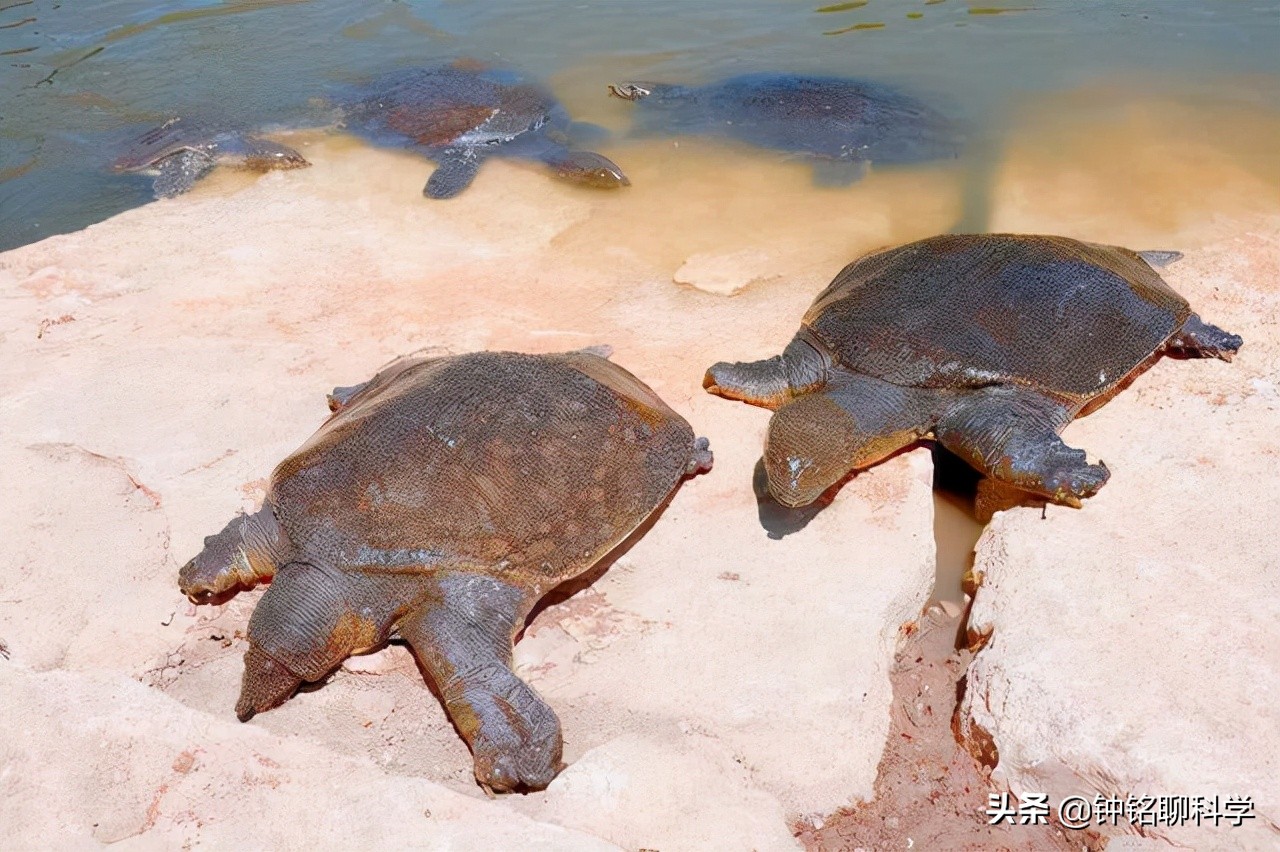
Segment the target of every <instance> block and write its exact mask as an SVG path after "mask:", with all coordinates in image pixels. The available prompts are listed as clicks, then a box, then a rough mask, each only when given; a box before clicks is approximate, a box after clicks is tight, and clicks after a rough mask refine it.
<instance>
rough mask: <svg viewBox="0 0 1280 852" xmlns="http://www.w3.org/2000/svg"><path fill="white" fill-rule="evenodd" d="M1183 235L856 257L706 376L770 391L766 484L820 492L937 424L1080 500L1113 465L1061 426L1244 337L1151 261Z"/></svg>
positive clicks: (735, 391) (727, 392)
mask: <svg viewBox="0 0 1280 852" xmlns="http://www.w3.org/2000/svg"><path fill="white" fill-rule="evenodd" d="M1177 257H1179V255H1178V254H1177V253H1176V252H1133V251H1130V250H1129V249H1125V248H1119V247H1116V246H1105V245H1096V244H1093V243H1084V242H1078V241H1076V240H1071V239H1066V238H1064V237H1044V236H1023V235H1008V234H983V235H972V236H969V235H965V236H941V237H933V238H931V239H927V240H921V241H919V242H915V243H910V244H908V245H905V246H900V247H898V248H893V249H888V250H885V251H880V252H877V253H874V254H870V255H868V256H866V257H863V258H862V259H860V260H857V261H854V262H853V263H851V264H849V265H848V266H847V267H845V269H844V270H843V271H842V272H841V273H840V274H839V275H837V276H836V278H835V280H834V281H832V282H831V284H830V285H829V286H828V287H827V289H826V290H824V291H823V292H822V294H821V295H819V296H818V298H817V300H816V301H815V302H814V303H813V305H812V306H811V307H810V308H809V311H808V313H806V314H805V316H804V320H803V321H802V324H801V326H800V331H799V332H798V333H797V334H796V336H795V339H794V340H792V341H791V343H790V344H789V345H788V346H787V348H786V350H785V351H784V352H783V354H782V355H780V356H776V357H774V358H770V359H768V360H766V361H757V362H754V363H742V364H728V363H719V364H716V365H714V366H713V367H711V369H710V370H708V371H707V374H706V378H705V379H704V380H703V386H704V387H706V388H707V389H708V390H709V391H710V392H711V393H715V394H719V395H720V396H723V397H728V398H730V399H740V400H744V401H746V402H749V403H752V404H754V405H760V406H764V407H766V408H770V409H774V410H775V412H776V413H775V414H774V415H773V419H772V420H771V421H770V423H769V432H768V438H767V446H766V449H765V454H764V463H765V469H766V471H767V475H768V487H769V492H770V494H771V495H772V496H773V497H774V498H775V499H776V500H777V501H778V502H780V503H783V504H785V505H787V506H793V507H794V506H804V505H807V504H809V503H812V502H813V501H814V500H815V499H817V498H818V497H819V496H820V495H822V494H823V492H824V491H826V490H827V489H828V488H830V487H831V486H832V485H834V484H835V483H837V482H839V481H840V480H842V479H843V478H844V477H845V476H846V475H847V474H848V473H849V472H850V471H852V470H856V469H859V468H863V467H867V466H869V465H872V464H875V463H876V462H878V461H880V460H882V459H884V458H886V457H888V456H889V455H891V454H893V453H895V452H896V451H898V450H900V449H902V448H903V447H906V446H909V445H911V444H913V443H915V442H916V441H918V440H920V439H922V438H926V437H933V438H935V439H936V440H937V441H938V442H939V443H940V444H942V445H943V446H944V447H946V448H947V449H948V450H950V451H951V452H953V453H955V454H956V455H957V456H959V457H960V458H962V459H964V460H965V461H966V462H968V463H969V464H970V465H972V466H973V467H974V468H976V469H977V470H978V471H979V472H981V473H984V474H986V475H987V476H988V477H991V478H993V479H994V480H997V481H1000V482H1003V483H1006V484H1008V485H1010V486H1013V487H1015V488H1017V489H1020V490H1021V491H1023V492H1032V493H1034V494H1037V495H1040V496H1041V497H1043V498H1047V499H1048V500H1052V501H1054V502H1056V503H1062V504H1066V505H1069V506H1075V507H1079V506H1080V501H1081V500H1082V499H1084V498H1086V497H1089V496H1091V495H1093V494H1094V493H1095V492H1096V491H1097V490H1098V489H1099V488H1101V487H1102V485H1103V484H1104V483H1106V481H1107V477H1108V475H1109V474H1108V471H1107V468H1106V466H1105V465H1104V464H1101V463H1099V464H1089V463H1088V462H1087V461H1086V459H1085V454H1084V451H1082V450H1077V449H1073V448H1071V447H1068V446H1067V445H1066V444H1064V443H1063V442H1062V439H1061V438H1059V437H1058V435H1059V433H1060V432H1061V431H1062V429H1063V428H1064V427H1065V426H1066V425H1067V424H1068V423H1070V422H1071V421H1072V419H1074V418H1075V417H1076V416H1077V415H1078V414H1079V413H1081V411H1082V410H1084V409H1085V408H1086V407H1087V406H1091V407H1096V406H1097V405H1100V404H1101V403H1102V402H1105V401H1106V400H1107V399H1108V398H1110V396H1111V395H1112V394H1114V393H1115V392H1116V391H1117V390H1118V389H1119V388H1120V387H1122V386H1123V383H1124V382H1125V380H1126V379H1128V378H1129V377H1130V376H1133V375H1135V374H1136V373H1138V372H1140V371H1141V370H1142V369H1143V368H1144V367H1145V366H1146V365H1147V364H1148V363H1150V362H1151V361H1152V360H1154V359H1155V358H1156V357H1158V356H1159V355H1160V354H1161V353H1173V354H1178V355H1182V356H1185V357H1195V358H1205V357H1216V358H1221V359H1222V360H1224V361H1230V360H1231V357H1232V355H1234V354H1235V352H1236V350H1237V349H1239V348H1240V346H1241V340H1240V338H1239V337H1237V336H1236V335H1234V334H1228V333H1227V332H1225V331H1223V330H1222V329H1220V328H1217V327H1216V326H1212V325H1209V324H1207V323H1205V322H1202V321H1201V320H1200V317H1198V316H1197V315H1196V314H1194V313H1192V312H1191V307H1190V306H1189V305H1188V304H1187V301H1186V300H1185V299H1183V298H1182V297H1181V296H1179V295H1178V294H1177V293H1175V292H1174V291H1173V290H1172V289H1171V288H1170V287H1169V285H1168V284H1166V283H1165V282H1164V280H1163V279H1162V278H1161V277H1160V276H1159V275H1158V274H1157V273H1156V272H1155V269H1154V268H1153V266H1154V265H1163V264H1164V263H1167V262H1169V261H1171V260H1174V259H1176V258H1177Z"/></svg>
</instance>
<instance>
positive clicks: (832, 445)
mask: <svg viewBox="0 0 1280 852" xmlns="http://www.w3.org/2000/svg"><path fill="white" fill-rule="evenodd" d="M941 399H942V397H941V395H940V392H937V391H930V390H921V389H916V388H903V387H899V386H897V385H893V384H890V383H888V382H883V381H880V380H879V379H873V378H870V377H868V376H852V375H845V376H841V377H840V378H838V379H836V380H833V381H832V382H831V384H829V385H828V386H827V388H826V390H824V391H822V392H820V393H811V394H806V395H804V396H802V397H800V398H799V399H796V400H793V401H791V402H789V403H787V404H786V405H784V406H782V407H781V408H779V409H778V411H777V413H775V414H774V415H773V419H772V420H770V421H769V433H768V437H767V439H766V444H765V451H764V466H765V473H766V475H767V477H768V481H769V494H770V495H771V496H772V497H773V499H775V500H777V501H778V502H779V503H781V504H782V505H784V506H789V507H791V508H793V509H794V508H798V507H800V506H807V505H809V504H810V503H812V502H813V501H815V500H817V499H818V498H819V497H821V496H822V494H823V492H825V491H826V490H827V489H828V488H830V487H831V486H833V485H835V484H836V483H837V482H839V481H840V480H842V479H844V478H845V476H847V475H848V474H849V472H850V471H852V470H856V469H860V468H864V467H869V466H870V465H873V464H875V463H876V462H879V461H882V460H884V459H886V458H888V457H889V456H891V455H893V454H894V453H896V452H897V451H898V450H901V449H902V448H904V447H908V446H910V445H911V444H913V443H915V442H916V441H918V440H920V438H922V437H923V436H924V435H925V434H926V433H927V432H928V431H929V429H930V428H931V426H932V424H933V421H934V419H935V416H936V410H937V409H938V407H939V405H940V401H941Z"/></svg>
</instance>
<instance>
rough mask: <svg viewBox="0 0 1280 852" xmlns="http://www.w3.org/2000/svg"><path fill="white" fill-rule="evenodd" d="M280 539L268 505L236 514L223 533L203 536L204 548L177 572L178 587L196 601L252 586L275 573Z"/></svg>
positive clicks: (279, 533) (215, 597)
mask: <svg viewBox="0 0 1280 852" xmlns="http://www.w3.org/2000/svg"><path fill="white" fill-rule="evenodd" d="M282 538H283V536H282V531H281V529H280V525H279V524H278V523H277V521H276V519H275V515H274V514H273V513H272V512H271V510H270V509H269V508H267V507H264V508H263V509H261V510H259V511H258V512H257V513H255V514H253V515H239V516H237V517H236V518H234V519H233V520H232V521H231V523H229V524H227V525H226V526H225V527H224V528H223V529H222V532H220V533H218V534H217V535H211V536H208V537H207V538H205V540H204V548H203V549H202V550H201V551H200V552H199V553H198V554H196V557H195V558H194V559H192V560H191V561H190V562H188V563H187V564H186V565H183V566H182V569H181V570H180V571H179V572H178V588H179V589H181V590H182V593H183V594H184V595H186V596H187V598H189V599H190V600H191V602H192V603H197V604H201V603H209V602H210V601H213V600H215V599H217V598H218V597H219V596H221V595H223V594H225V593H227V592H230V591H233V590H236V589H251V588H253V587H254V586H256V585H258V583H260V582H262V581H263V580H266V579H270V578H271V577H272V576H274V575H275V572H276V552H277V551H278V550H279V546H280V541H281V539H282Z"/></svg>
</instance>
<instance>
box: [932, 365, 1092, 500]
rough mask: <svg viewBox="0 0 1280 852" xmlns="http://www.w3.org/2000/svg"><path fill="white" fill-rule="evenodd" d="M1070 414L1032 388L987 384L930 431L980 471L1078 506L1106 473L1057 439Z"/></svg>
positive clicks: (1082, 454)
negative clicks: (1030, 389) (990, 385)
mask: <svg viewBox="0 0 1280 852" xmlns="http://www.w3.org/2000/svg"><path fill="white" fill-rule="evenodd" d="M1074 414H1075V412H1074V411H1073V410H1071V409H1068V408H1067V407H1066V406H1064V405H1062V404H1061V403H1058V402H1055V401H1054V400H1052V399H1050V398H1048V397H1046V396H1042V395H1041V394H1038V393H1036V392H1034V391H1029V390H1025V389H1022V388H1011V387H991V388H985V389H983V390H978V391H973V392H971V393H968V394H966V395H965V397H964V398H963V399H962V400H961V401H960V402H958V403H957V404H955V405H954V406H953V407H952V408H951V409H950V410H949V411H948V412H947V413H946V414H945V415H944V416H943V417H942V418H941V419H940V420H939V422H938V425H937V427H936V428H935V432H934V433H935V435H936V437H937V439H938V442H939V443H941V444H942V445H943V446H944V447H946V448H947V449H948V450H950V451H951V452H953V453H955V454H956V455H958V456H959V457H960V458H962V459H964V460H965V461H966V462H968V463H969V464H970V465H971V466H973V467H974V468H975V469H976V470H978V471H979V472H980V473H984V474H986V475H987V476H990V477H992V478H994V479H998V480H1000V481H1002V482H1004V483H1007V484H1009V485H1013V486H1015V487H1017V488H1019V489H1021V490H1023V491H1029V492H1031V493H1033V494H1038V495H1041V496H1043V497H1047V498H1048V499H1050V500H1052V501H1053V502H1055V503H1062V504H1064V505H1067V506H1073V507H1075V508H1079V507H1080V505H1081V501H1082V500H1084V499H1085V498H1087V497H1092V496H1093V495H1094V494H1096V493H1097V491H1098V489H1099V488H1101V487H1102V486H1103V485H1105V484H1106V482H1107V479H1108V478H1109V477H1110V475H1111V474H1110V472H1109V471H1108V470H1107V466H1106V465H1105V464H1102V463H1098V464H1089V463H1088V461H1087V460H1086V458H1085V453H1084V450H1077V449H1074V448H1073V447H1068V446H1067V445H1066V444H1064V443H1063V442H1062V439H1061V438H1060V437H1058V431H1059V430H1060V429H1062V428H1063V427H1064V426H1066V425H1067V423H1069V422H1071V418H1072V417H1073V416H1074Z"/></svg>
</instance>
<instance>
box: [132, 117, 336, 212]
mask: <svg viewBox="0 0 1280 852" xmlns="http://www.w3.org/2000/svg"><path fill="white" fill-rule="evenodd" d="M219 165H222V166H231V167H233V168H242V169H249V170H251V171H257V172H267V171H272V170H275V169H300V168H303V167H305V166H309V165H311V164H310V163H308V162H307V160H306V158H305V157H303V156H302V155H301V154H299V153H298V152H297V151H295V150H294V149H293V148H290V147H289V146H287V145H281V144H280V143H279V142H273V141H271V140H270V139H266V138H264V137H262V136H259V135H256V134H253V133H245V132H241V131H236V130H227V129H224V128H221V127H219V126H217V125H213V124H206V123H202V122H200V121H197V120H193V119H189V118H181V117H178V118H170V119H169V120H168V121H166V122H164V123H163V124H161V125H160V126H159V127H156V128H154V129H152V130H149V131H147V133H145V134H143V135H142V136H141V137H139V138H138V139H136V140H135V141H134V142H133V144H132V145H130V147H129V150H128V151H126V152H125V153H124V154H123V155H121V156H120V157H119V158H118V159H117V160H116V161H115V164H114V166H113V168H114V169H115V170H116V171H118V172H142V173H146V174H151V175H154V177H155V180H154V183H153V188H154V191H155V194H156V197H157V198H172V197H173V196H176V195H181V194H182V193H184V192H187V191H188V190H190V189H191V187H192V186H194V185H195V183H196V181H198V180H199V179H200V178H201V177H203V176H204V175H205V174H207V173H208V172H209V171H210V170H211V169H213V168H214V166H219Z"/></svg>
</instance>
